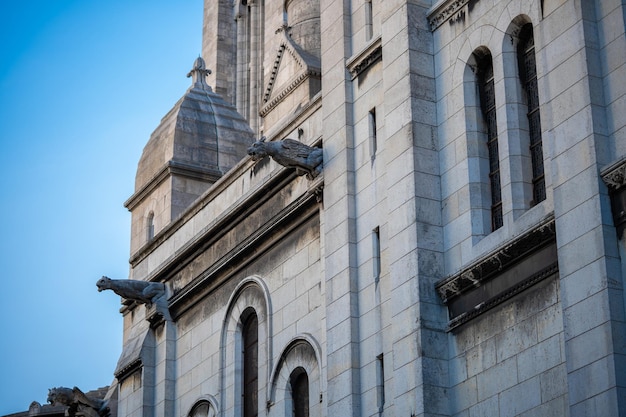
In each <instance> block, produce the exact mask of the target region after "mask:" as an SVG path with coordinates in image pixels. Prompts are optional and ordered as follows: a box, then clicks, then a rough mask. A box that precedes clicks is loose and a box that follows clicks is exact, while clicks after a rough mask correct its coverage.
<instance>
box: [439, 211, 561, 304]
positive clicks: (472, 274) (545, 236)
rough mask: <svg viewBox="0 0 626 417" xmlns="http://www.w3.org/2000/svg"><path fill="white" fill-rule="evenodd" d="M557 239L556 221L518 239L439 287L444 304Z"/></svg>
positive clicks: (451, 277)
mask: <svg viewBox="0 0 626 417" xmlns="http://www.w3.org/2000/svg"><path fill="white" fill-rule="evenodd" d="M555 239H556V229H555V223H554V217H552V216H550V217H549V218H548V219H547V220H545V221H544V222H542V223H541V224H539V225H537V226H536V227H534V228H533V229H532V230H530V231H528V232H526V233H524V234H523V235H521V236H518V237H516V238H515V239H513V240H512V241H510V242H509V243H506V244H505V245H503V246H502V247H500V248H499V249H497V250H496V251H494V252H492V253H490V254H488V255H487V256H485V257H483V258H481V259H479V260H478V261H476V262H474V263H473V264H471V265H470V266H468V267H466V268H464V269H463V270H461V271H460V272H458V273H457V274H455V275H452V276H450V277H448V278H446V279H444V280H442V281H440V282H439V283H437V285H436V290H437V293H438V294H439V296H440V297H441V299H442V300H443V302H444V303H448V302H449V301H450V300H452V299H454V298H455V297H459V296H461V295H463V294H464V293H466V292H468V291H471V290H472V289H474V288H476V287H479V286H480V285H481V284H482V283H483V282H486V281H488V280H490V279H491V278H493V277H494V276H495V275H497V274H498V273H499V272H501V271H502V270H504V269H506V268H507V267H508V266H510V265H512V264H514V263H515V262H518V261H519V259H521V258H523V257H524V256H526V255H528V254H530V253H532V252H535V251H536V250H537V249H539V248H541V247H542V246H544V245H546V244H548V243H550V242H553V241H554V240H555Z"/></svg>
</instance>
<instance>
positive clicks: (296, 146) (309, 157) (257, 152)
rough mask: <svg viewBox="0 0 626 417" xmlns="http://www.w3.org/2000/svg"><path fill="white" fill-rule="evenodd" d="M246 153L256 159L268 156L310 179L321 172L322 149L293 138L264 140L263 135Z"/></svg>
mask: <svg viewBox="0 0 626 417" xmlns="http://www.w3.org/2000/svg"><path fill="white" fill-rule="evenodd" d="M248 155H250V156H252V160H254V161H258V160H261V159H263V158H265V157H266V156H270V157H271V158H272V159H273V160H274V161H276V162H277V163H278V164H280V165H282V166H284V167H287V168H295V170H296V173H297V174H298V175H305V174H306V176H307V178H308V179H310V180H312V179H314V178H315V177H317V176H318V175H319V174H320V173H321V172H322V167H323V160H324V157H323V151H322V149H321V148H314V147H312V146H308V145H305V144H304V143H302V142H299V141H297V140H293V139H283V140H278V141H273V142H266V141H265V136H263V137H262V138H261V139H259V140H258V141H256V142H254V143H253V144H252V146H250V147H249V148H248Z"/></svg>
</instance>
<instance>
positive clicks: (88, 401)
mask: <svg viewBox="0 0 626 417" xmlns="http://www.w3.org/2000/svg"><path fill="white" fill-rule="evenodd" d="M48 402H49V403H50V404H52V405H65V406H67V407H68V409H67V411H66V412H65V415H66V416H69V417H74V416H76V417H108V416H109V415H110V413H111V410H110V409H109V407H108V405H107V403H108V401H106V400H101V399H98V398H92V397H88V396H87V395H86V394H85V393H84V392H82V391H81V390H80V389H78V388H77V387H74V388H65V387H58V388H51V389H49V390H48Z"/></svg>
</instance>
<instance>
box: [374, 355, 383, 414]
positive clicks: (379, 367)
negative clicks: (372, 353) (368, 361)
mask: <svg viewBox="0 0 626 417" xmlns="http://www.w3.org/2000/svg"><path fill="white" fill-rule="evenodd" d="M376 394H377V401H376V403H377V405H378V412H379V413H382V412H383V409H384V407H385V361H384V358H383V354H382V353H381V354H380V355H378V356H376Z"/></svg>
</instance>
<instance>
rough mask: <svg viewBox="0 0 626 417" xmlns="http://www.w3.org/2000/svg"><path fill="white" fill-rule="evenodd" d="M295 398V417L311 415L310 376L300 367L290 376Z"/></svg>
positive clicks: (292, 393)
mask: <svg viewBox="0 0 626 417" xmlns="http://www.w3.org/2000/svg"><path fill="white" fill-rule="evenodd" d="M289 383H290V384H291V395H292V399H293V417H309V377H308V376H307V374H306V371H305V370H304V369H302V368H298V369H297V370H295V371H294V372H292V373H291V376H290V378H289Z"/></svg>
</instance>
